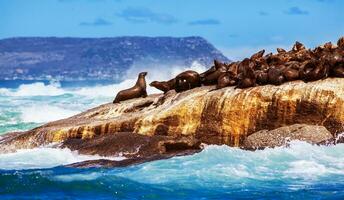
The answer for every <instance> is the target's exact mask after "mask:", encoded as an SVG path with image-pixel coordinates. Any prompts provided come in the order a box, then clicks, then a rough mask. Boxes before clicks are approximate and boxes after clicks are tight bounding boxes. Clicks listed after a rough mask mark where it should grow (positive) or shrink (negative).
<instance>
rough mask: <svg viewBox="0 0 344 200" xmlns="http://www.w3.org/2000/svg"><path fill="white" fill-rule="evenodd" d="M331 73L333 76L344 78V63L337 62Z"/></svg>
mask: <svg viewBox="0 0 344 200" xmlns="http://www.w3.org/2000/svg"><path fill="white" fill-rule="evenodd" d="M330 75H331V76H332V77H339V78H344V63H337V65H335V66H333V67H331V70H330Z"/></svg>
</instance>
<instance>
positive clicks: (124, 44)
mask: <svg viewBox="0 0 344 200" xmlns="http://www.w3.org/2000/svg"><path fill="white" fill-rule="evenodd" d="M213 59H219V60H221V61H228V59H227V58H226V57H225V56H224V55H223V54H222V53H221V52H220V51H218V50H217V49H216V48H215V47H214V46H213V45H211V44H210V43H209V42H207V41H206V40H205V39H203V38H201V37H183V38H174V37H113V38H56V37H21V38H9V39H2V40H0V70H1V71H0V80H4V79H24V80H25V79H40V80H42V79H43V80H44V79H51V78H54V79H60V80H82V79H92V80H114V79H119V78H120V77H122V75H123V74H124V73H125V71H126V70H127V69H129V68H130V66H132V65H133V64H135V63H140V62H144V63H150V62H153V63H155V64H160V63H161V64H164V66H165V67H166V65H167V66H168V64H180V65H190V64H191V63H192V62H194V61H197V62H199V63H200V64H204V65H210V64H211V62H212V61H213Z"/></svg>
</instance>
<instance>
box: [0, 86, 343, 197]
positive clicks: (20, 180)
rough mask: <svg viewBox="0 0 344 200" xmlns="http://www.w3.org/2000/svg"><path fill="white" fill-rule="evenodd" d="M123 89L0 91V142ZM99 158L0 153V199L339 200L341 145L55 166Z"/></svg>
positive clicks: (215, 149) (208, 151)
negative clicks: (109, 165)
mask: <svg viewBox="0 0 344 200" xmlns="http://www.w3.org/2000/svg"><path fill="white" fill-rule="evenodd" d="M129 83H131V82H125V83H120V84H117V85H105V86H104V85H93V86H82V87H78V86H68V87H64V86H63V85H62V86H61V84H59V83H52V84H49V83H39V82H34V83H27V84H17V85H15V86H13V87H10V86H7V87H1V86H0V137H1V134H4V133H5V132H8V131H18V130H27V129H30V128H33V127H36V126H39V125H41V124H43V123H46V122H48V121H52V120H57V119H61V118H65V117H68V116H71V115H73V114H76V113H78V112H80V111H84V110H86V109H88V108H91V107H94V106H97V105H99V104H102V103H105V102H110V101H111V100H112V98H113V95H114V94H115V92H116V90H118V89H121V88H123V86H125V85H128V84H129ZM99 158H101V157H99V156H85V155H79V154H78V153H77V152H73V151H70V150H69V149H52V148H49V147H41V148H36V149H27V150H20V151H18V152H16V153H9V154H0V199H344V144H339V145H337V146H330V147H320V146H313V145H310V144H307V143H304V142H297V141H295V142H292V143H291V145H290V147H289V148H284V147H283V148H282V147H281V148H275V149H266V150H262V151H256V152H251V151H243V150H240V149H237V148H230V147H227V146H214V145H210V146H207V147H206V148H205V150H204V151H203V152H201V153H199V154H195V155H191V156H184V157H175V158H172V159H168V160H160V161H154V162H149V163H144V164H141V165H137V166H131V167H125V168H114V169H94V168H91V169H73V168H66V167H62V165H65V164H70V163H74V162H79V161H83V160H89V159H99ZM108 159H115V160H121V159H125V158H122V157H111V158H108Z"/></svg>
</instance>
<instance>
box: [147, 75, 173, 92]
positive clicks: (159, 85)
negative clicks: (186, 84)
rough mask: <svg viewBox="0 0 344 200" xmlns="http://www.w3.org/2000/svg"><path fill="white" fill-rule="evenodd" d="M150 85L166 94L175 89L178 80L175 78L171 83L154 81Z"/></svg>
mask: <svg viewBox="0 0 344 200" xmlns="http://www.w3.org/2000/svg"><path fill="white" fill-rule="evenodd" d="M149 85H150V86H152V87H155V88H156V89H158V90H161V91H163V92H164V93H166V92H168V91H170V90H173V89H174V88H175V85H176V79H174V78H173V79H171V80H169V81H153V82H151V83H150V84H149Z"/></svg>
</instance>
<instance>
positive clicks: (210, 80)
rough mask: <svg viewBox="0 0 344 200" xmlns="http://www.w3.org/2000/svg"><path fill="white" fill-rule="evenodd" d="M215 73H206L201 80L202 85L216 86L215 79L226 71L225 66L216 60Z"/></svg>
mask: <svg viewBox="0 0 344 200" xmlns="http://www.w3.org/2000/svg"><path fill="white" fill-rule="evenodd" d="M214 68H215V71H213V72H211V73H208V74H207V75H206V76H205V77H204V78H203V80H202V84H203V85H215V84H217V79H218V78H219V77H220V75H221V74H223V73H225V72H226V71H227V66H226V65H225V64H224V63H221V62H219V61H217V60H214Z"/></svg>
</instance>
